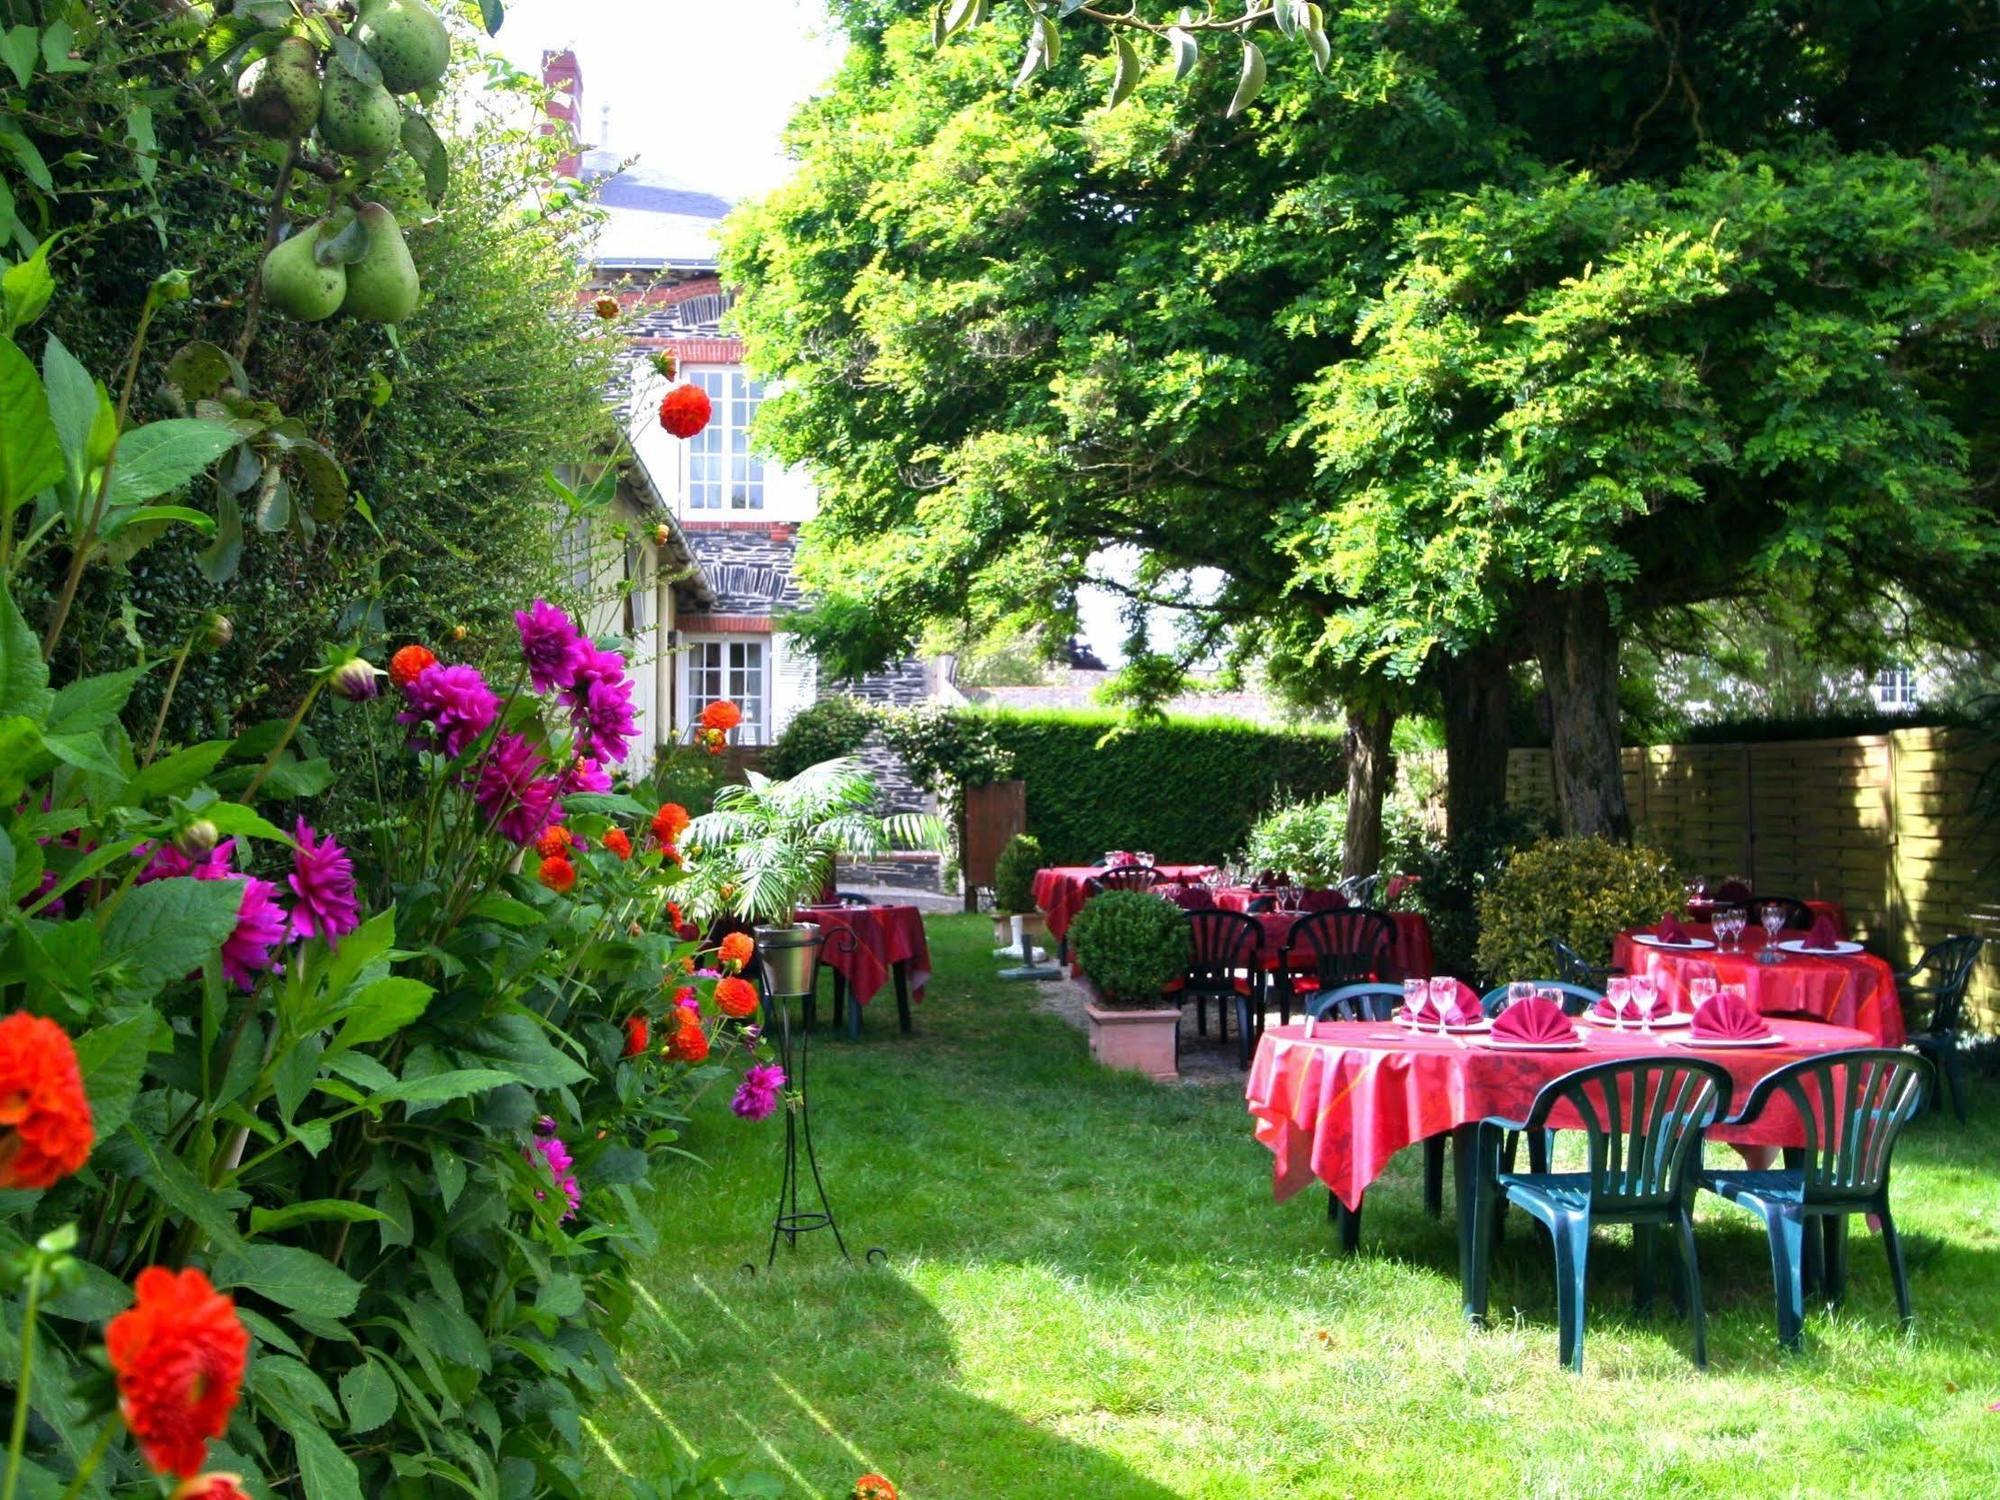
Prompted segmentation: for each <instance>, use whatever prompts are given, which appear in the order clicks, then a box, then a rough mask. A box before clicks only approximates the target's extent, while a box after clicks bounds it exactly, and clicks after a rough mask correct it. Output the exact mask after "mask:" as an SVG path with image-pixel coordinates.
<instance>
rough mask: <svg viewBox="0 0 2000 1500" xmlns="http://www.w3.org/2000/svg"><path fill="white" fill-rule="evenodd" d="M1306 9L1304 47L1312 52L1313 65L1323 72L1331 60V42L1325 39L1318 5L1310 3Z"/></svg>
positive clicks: (1324, 30) (1324, 29)
mask: <svg viewBox="0 0 2000 1500" xmlns="http://www.w3.org/2000/svg"><path fill="white" fill-rule="evenodd" d="M1306 10H1307V24H1306V28H1305V34H1306V47H1307V48H1308V49H1309V50H1310V51H1311V52H1312V58H1313V66H1314V67H1315V68H1317V69H1319V71H1320V72H1322V73H1324V72H1325V71H1326V70H1327V66H1328V64H1330V63H1331V62H1332V61H1333V43H1331V42H1329V41H1328V40H1327V39H1326V27H1325V26H1324V25H1323V24H1321V22H1320V16H1319V7H1318V6H1317V5H1310V6H1307V7H1306Z"/></svg>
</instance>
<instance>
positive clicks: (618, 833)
mask: <svg viewBox="0 0 2000 1500" xmlns="http://www.w3.org/2000/svg"><path fill="white" fill-rule="evenodd" d="M604 847H605V848H607V849H609V850H610V851H611V852H612V853H613V854H615V855H617V856H618V857H619V858H620V859H630V858H631V857H632V841H631V840H630V839H629V838H627V837H626V836H625V830H624V829H622V828H614V829H612V830H611V831H610V832H609V833H607V834H605V835H604Z"/></svg>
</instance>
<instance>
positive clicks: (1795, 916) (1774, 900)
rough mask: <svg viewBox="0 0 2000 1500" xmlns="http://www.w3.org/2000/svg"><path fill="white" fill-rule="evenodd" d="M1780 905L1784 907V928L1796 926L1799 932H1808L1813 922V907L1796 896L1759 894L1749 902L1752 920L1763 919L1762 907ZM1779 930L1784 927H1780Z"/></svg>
mask: <svg viewBox="0 0 2000 1500" xmlns="http://www.w3.org/2000/svg"><path fill="white" fill-rule="evenodd" d="M1767 906H1782V907H1783V908H1784V909H1785V928H1786V929H1789V928H1796V929H1798V930H1799V931H1800V932H1810V931H1811V930H1812V924H1813V909H1812V908H1811V907H1810V906H1807V905H1806V904H1805V902H1803V901H1801V900H1799V899H1798V897H1796V896H1759V897H1757V899H1756V900H1754V901H1752V902H1751V903H1750V916H1751V919H1752V920H1753V921H1757V922H1761V921H1763V920H1764V908H1765V907H1767ZM1780 930H1781V931H1782V930H1784V929H1780Z"/></svg>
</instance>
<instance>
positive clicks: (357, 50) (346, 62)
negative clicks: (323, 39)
mask: <svg viewBox="0 0 2000 1500" xmlns="http://www.w3.org/2000/svg"><path fill="white" fill-rule="evenodd" d="M333 55H334V57H335V59H336V60H338V61H339V63H340V67H341V71H342V72H344V73H346V74H347V75H348V76H349V77H350V78H353V79H356V80H358V81H359V82H361V83H380V82H381V81H382V69H381V68H380V67H378V66H377V65H376V62H375V59H374V58H372V57H370V56H369V55H368V50H367V49H366V48H365V47H363V46H362V45H361V43H359V42H357V41H355V40H354V38H353V37H351V36H347V35H345V34H343V33H335V35H334V38H333Z"/></svg>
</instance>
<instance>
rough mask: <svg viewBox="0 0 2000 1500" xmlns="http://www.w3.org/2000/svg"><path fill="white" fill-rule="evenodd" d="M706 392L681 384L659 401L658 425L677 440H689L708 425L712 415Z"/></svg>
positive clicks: (694, 386)
mask: <svg viewBox="0 0 2000 1500" xmlns="http://www.w3.org/2000/svg"><path fill="white" fill-rule="evenodd" d="M714 410H715V408H714V406H713V405H712V404H711V403H710V401H709V399H708V392H707V391H705V390H703V389H702V388H701V387H700V386H698V385H689V384H687V383H685V382H683V383H682V384H680V385H677V386H675V387H674V388H673V389H672V390H670V391H668V392H667V394H666V395H665V397H663V398H662V399H661V401H660V425H661V426H662V427H664V428H666V429H667V431H668V432H670V433H672V434H673V435H674V436H675V437H677V438H691V437H693V436H694V435H695V434H696V433H697V432H700V431H701V430H702V428H704V427H706V426H707V425H708V419H709V417H710V416H711V415H713V414H714Z"/></svg>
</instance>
